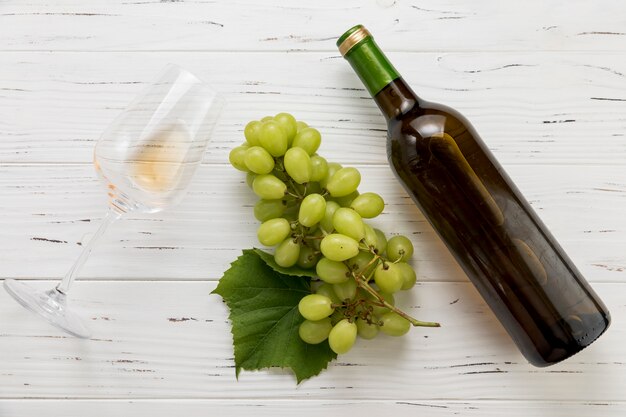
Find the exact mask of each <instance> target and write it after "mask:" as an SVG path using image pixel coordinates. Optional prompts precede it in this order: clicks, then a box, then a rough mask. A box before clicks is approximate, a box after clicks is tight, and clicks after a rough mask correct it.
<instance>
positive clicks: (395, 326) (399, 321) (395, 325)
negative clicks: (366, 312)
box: [380, 311, 411, 336]
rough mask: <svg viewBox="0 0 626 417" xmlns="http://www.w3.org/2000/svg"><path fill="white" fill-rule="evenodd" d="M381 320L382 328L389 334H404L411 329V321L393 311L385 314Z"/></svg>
mask: <svg viewBox="0 0 626 417" xmlns="http://www.w3.org/2000/svg"><path fill="white" fill-rule="evenodd" d="M380 321H382V326H380V330H381V331H382V332H383V333H385V334H388V335H389V336H404V335H405V334H407V333H408V332H409V330H410V329H411V322H409V321H408V320H407V319H405V318H404V317H402V316H400V315H398V314H397V313H394V312H393V311H390V312H388V313H385V314H383V315H382V317H381V318H380Z"/></svg>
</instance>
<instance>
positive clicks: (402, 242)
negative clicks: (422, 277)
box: [387, 236, 413, 262]
mask: <svg viewBox="0 0 626 417" xmlns="http://www.w3.org/2000/svg"><path fill="white" fill-rule="evenodd" d="M411 256H413V244H412V243H411V241H410V240H409V239H408V238H407V237H406V236H394V237H392V238H391V239H389V241H388V242H387V258H389V260H390V261H392V262H395V261H397V260H398V259H399V260H401V261H404V262H406V261H408V260H409V259H411Z"/></svg>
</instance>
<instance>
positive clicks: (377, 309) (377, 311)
mask: <svg viewBox="0 0 626 417" xmlns="http://www.w3.org/2000/svg"><path fill="white" fill-rule="evenodd" d="M378 294H379V295H380V296H381V297H383V300H385V301H386V302H387V303H389V305H392V306H393V305H395V304H396V300H395V298H394V297H393V294H389V293H386V292H381V291H379V292H378ZM367 297H368V299H369V300H371V301H374V302H376V303H378V302H379V301H378V299H377V298H376V297H374V296H373V295H372V294H370V293H367ZM388 311H389V309H388V308H387V307H385V306H378V305H372V314H374V316H376V317H382V315H383V314H385V313H387V312H388Z"/></svg>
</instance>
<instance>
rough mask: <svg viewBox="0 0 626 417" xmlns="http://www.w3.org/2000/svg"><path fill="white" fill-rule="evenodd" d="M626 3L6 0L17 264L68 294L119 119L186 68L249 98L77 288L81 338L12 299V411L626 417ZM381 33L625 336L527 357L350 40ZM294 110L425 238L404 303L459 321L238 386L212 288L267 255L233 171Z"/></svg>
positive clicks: (3, 311) (19, 271)
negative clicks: (414, 196) (483, 291)
mask: <svg viewBox="0 0 626 417" xmlns="http://www.w3.org/2000/svg"><path fill="white" fill-rule="evenodd" d="M625 15H626V4H625V3H624V2H623V0H599V1H595V2H588V1H582V0H580V1H579V0H576V1H565V0H562V1H559V0H550V1H546V0H530V1H524V2H503V1H499V0H476V1H462V0H441V1H428V0H412V1H400V0H398V1H394V0H379V1H373V0H366V1H363V0H348V1H341V2H340V1H331V0H317V1H315V2H304V1H288V0H269V1H258V2H254V1H252V0H249V1H232V0H231V1H225V0H217V1H203V0H198V1H183V0H181V1H176V0H171V1H156V0H154V1H153V0H125V1H122V0H115V1H113V0H111V1H105V0H97V1H95V0H94V1H89V2H86V1H80V0H57V1H43V0H31V1H28V2H23V1H17V0H0V49H1V50H2V52H1V53H0V230H1V233H0V273H1V276H2V278H7V277H10V278H18V279H25V280H30V281H31V282H32V284H33V285H36V286H38V287H41V288H46V287H51V286H52V285H53V284H54V282H55V281H56V280H58V279H59V278H60V277H61V276H62V275H63V274H64V273H65V271H66V270H67V269H68V268H69V266H70V265H71V263H72V262H73V260H74V259H75V258H76V257H77V256H78V254H79V252H80V250H81V243H82V242H83V241H84V240H85V239H86V238H87V237H88V234H90V233H93V232H94V231H95V229H96V228H97V223H98V221H99V220H100V219H101V217H102V215H103V213H104V211H105V204H106V197H105V193H104V192H103V188H102V186H101V185H100V184H99V183H98V180H97V179H96V177H95V174H94V170H93V167H92V165H91V160H92V151H93V147H94V144H95V141H96V140H97V139H98V136H99V134H100V132H101V131H102V130H103V129H104V128H105V127H106V126H107V124H108V123H109V122H110V121H111V120H112V119H113V118H114V117H115V116H116V115H117V114H118V113H119V112H120V110H122V109H123V108H124V106H125V105H126V104H127V103H128V102H129V100H130V99H131V98H132V97H133V96H134V95H135V94H136V93H137V92H138V91H139V90H141V89H142V87H143V86H144V85H145V83H146V82H148V81H150V80H152V79H153V78H154V77H155V75H156V74H157V73H158V72H159V71H160V69H161V67H163V66H164V65H165V64H167V63H170V62H172V63H176V64H178V65H181V66H183V67H186V68H188V69H190V70H191V71H192V72H195V73H197V74H198V75H200V76H201V77H203V78H204V79H205V80H207V81H208V82H210V83H212V84H213V85H215V87H216V88H217V89H218V90H220V91H221V92H222V93H223V94H224V95H225V96H226V98H227V100H228V102H229V108H228V110H227V111H226V113H225V114H224V116H223V118H222V120H221V123H220V126H219V128H218V129H217V131H216V133H215V137H214V139H213V141H212V143H211V145H210V149H209V150H208V152H207V153H206V158H205V162H204V164H203V165H202V167H201V168H200V169H199V172H198V175H197V177H196V179H195V181H194V183H193V186H192V189H191V192H190V195H189V196H188V198H187V199H186V200H185V201H184V202H183V203H182V204H181V205H179V206H177V207H176V208H174V209H172V210H170V211H169V212H165V213H162V214H157V215H142V214H132V215H129V216H128V217H126V218H124V219H123V220H121V221H120V222H119V223H116V224H115V225H114V226H113V227H112V228H111V229H110V231H109V232H108V234H107V235H106V237H105V238H104V239H103V241H102V242H101V244H100V245H99V246H98V247H97V248H96V250H95V251H94V253H93V255H92V257H91V259H90V260H89V262H88V263H87V264H86V265H85V268H84V270H83V271H82V273H81V279H80V280H79V281H77V282H76V285H75V288H74V289H73V290H72V292H71V293H70V295H71V298H72V303H73V305H74V306H75V307H77V308H79V309H81V310H82V311H83V312H84V315H85V317H88V320H89V324H90V325H91V327H92V328H93V332H94V336H93V338H92V339H91V340H86V341H85V340H78V339H75V338H72V337H68V336H66V335H65V334H64V333H62V332H60V331H57V330H56V329H55V328H53V327H51V326H49V325H48V324H46V323H45V322H43V321H42V320H40V319H38V318H36V317H35V316H33V315H31V314H30V313H28V312H27V311H25V310H24V309H22V308H21V307H19V306H18V305H17V304H16V303H15V302H13V301H12V300H11V299H10V298H9V296H8V295H7V294H6V293H5V292H4V291H0V361H1V362H0V363H1V364H2V365H1V366H0V397H1V400H0V416H3V417H4V416H7V417H27V416H28V417H30V416H37V415H46V416H64V417H67V416H122V415H133V416H143V415H146V416H151V417H157V416H171V415H174V414H176V415H181V416H201V415H202V416H206V415H217V416H219V415H232V416H241V415H254V416H265V415H267V416H277V415H285V416H294V415H297V416H319V415H347V413H349V414H350V415H363V416H369V415H383V416H387V415H389V416H416V415H420V416H448V415H461V416H503V415H507V416H511V417H513V416H520V417H521V416H524V417H529V416H567V417H574V416H590V415H594V416H595V415H599V416H603V417H609V416H620V417H621V416H624V415H625V414H626V350H625V348H624V344H625V343H626V323H625V319H626V302H625V301H624V300H626V250H625V249H626V216H625V214H624V213H625V212H626V162H625V161H626V137H625V135H626V116H625V114H626V33H625V30H626V29H625V28H626V20H625V19H624V16H625ZM355 23H364V24H365V25H366V26H367V27H368V28H369V29H370V30H371V31H372V32H373V34H374V35H375V36H376V38H377V40H378V42H379V44H380V45H381V46H382V47H383V48H384V49H385V51H386V52H388V55H389V57H390V58H391V59H392V60H393V62H394V63H395V64H396V66H397V68H398V69H399V70H400V72H401V73H402V74H403V75H404V76H405V78H406V79H407V80H408V81H409V82H410V84H411V85H412V86H413V87H414V88H415V89H416V90H417V91H418V93H419V94H420V95H421V96H422V97H424V98H426V99H429V100H432V101H437V102H442V103H446V104H448V105H451V106H452V107H455V108H457V109H459V110H460V111H461V112H463V113H464V114H465V115H466V116H467V117H468V118H469V119H470V120H471V121H472V122H473V123H474V124H475V126H476V127H477V129H478V131H480V132H481V134H482V136H483V138H484V140H485V142H486V143H487V144H488V146H489V147H490V149H491V150H492V151H493V152H494V154H495V155H496V156H497V157H498V158H499V160H500V162H501V163H502V164H503V166H504V167H505V168H506V170H507V172H508V173H509V174H510V176H511V177H512V178H513V179H514V181H516V183H517V184H518V186H519V187H520V189H521V190H522V192H523V193H524V194H525V195H526V196H527V198H528V200H529V201H530V202H531V203H532V205H533V207H534V208H535V210H537V212H538V213H539V215H540V216H541V218H542V219H543V220H544V221H545V223H546V224H547V225H548V226H549V228H550V229H551V230H552V232H553V233H554V235H555V236H556V237H557V238H558V240H559V241H560V243H561V244H562V245H563V247H564V248H565V249H566V251H567V252H568V253H569V255H570V256H571V257H572V258H573V260H574V261H575V263H576V265H577V266H578V267H579V268H580V269H581V271H582V272H583V273H584V275H585V276H586V277H587V278H588V279H589V281H590V282H591V283H592V285H593V287H594V288H595V289H596V290H597V292H598V293H599V294H600V295H601V297H602V298H603V299H604V300H605V301H606V303H607V305H608V306H609V308H610V310H611V312H612V315H613V324H612V327H611V328H610V330H609V331H608V333H607V334H606V335H605V336H603V337H602V338H601V339H600V340H599V341H598V342H596V343H595V344H594V345H593V346H592V347H590V348H589V349H586V350H585V351H583V352H582V353H580V354H579V355H576V356H575V357H573V358H571V359H570V360H568V361H566V362H565V363H562V364H559V365H557V366H553V367H550V368H547V369H539V368H535V367H533V366H531V365H529V364H527V363H526V361H525V360H524V358H523V357H522V356H521V355H520V354H519V353H518V351H517V349H516V348H515V347H514V345H513V343H512V342H511V340H510V339H509V338H508V336H507V335H506V334H505V332H504V330H503V329H502V327H501V326H500V325H499V324H498V322H497V321H496V320H495V318H494V315H493V314H492V313H491V311H490V310H488V308H487V307H486V306H485V304H484V302H483V301H482V299H481V298H480V297H479V296H478V294H477V292H476V291H475V290H474V288H473V286H472V285H471V284H470V283H469V282H468V280H467V278H466V276H465V275H464V274H463V273H462V272H461V270H460V269H459V267H458V266H457V265H456V264H455V262H454V261H453V259H452V257H451V256H450V255H449V253H448V252H447V251H446V250H445V248H444V246H443V244H442V243H441V242H440V241H439V239H438V238H437V237H436V235H435V234H434V231H433V230H432V229H431V227H430V226H429V225H428V224H427V223H426V221H425V219H424V217H423V216H422V215H421V213H420V212H419V211H418V210H417V209H416V208H415V206H414V205H413V203H412V202H411V201H410V199H409V198H408V196H407V194H406V193H405V192H404V191H403V190H402V188H401V187H400V186H399V185H398V183H397V182H396V181H395V179H394V178H393V176H392V174H391V171H390V170H389V168H388V166H387V161H386V155H385V124H384V121H383V118H382V117H381V116H380V114H379V113H378V110H377V109H376V107H375V104H374V102H373V101H372V100H370V99H369V98H368V97H367V93H366V92H365V91H364V89H363V87H362V85H361V84H360V83H359V81H358V79H357V78H356V76H355V75H354V73H353V72H352V71H351V69H350V68H349V66H348V64H347V63H346V62H345V61H344V60H342V59H341V57H340V56H339V53H338V52H337V50H336V48H335V45H334V42H335V39H336V38H337V36H338V35H340V34H341V33H342V32H343V31H344V30H345V29H347V28H348V27H350V26H351V25H353V24H355ZM280 111H289V112H292V113H293V114H295V115H296V116H297V117H298V118H299V119H302V120H305V121H306V122H308V123H309V124H311V125H313V126H315V127H317V128H318V129H319V130H320V131H321V132H322V134H323V145H322V148H321V150H320V152H321V153H322V154H323V155H324V156H326V157H328V159H330V160H334V161H337V162H341V163H342V164H345V165H351V166H356V167H358V168H359V169H360V170H361V172H362V174H363V181H362V186H361V188H362V189H363V190H370V191H375V192H378V193H380V194H381V195H383V196H384V198H385V199H386V201H387V203H388V205H387V209H386V212H385V214H384V215H383V216H381V217H380V220H378V221H377V222H376V224H378V225H379V226H380V227H381V228H383V229H384V230H385V231H387V232H389V233H391V234H397V233H405V234H408V235H409V236H410V237H411V238H412V240H413V242H414V245H415V247H416V256H415V265H416V267H417V268H418V271H419V277H418V279H419V281H420V284H419V286H418V287H417V288H416V289H415V290H414V291H412V292H411V293H410V294H405V295H404V296H403V297H401V299H400V300H399V303H400V304H402V305H404V306H405V307H407V308H408V310H409V312H412V313H414V314H415V315H417V316H419V317H421V318H424V319H428V320H431V319H432V320H439V321H441V322H442V323H443V327H442V328H440V329H414V330H413V331H412V332H411V333H410V336H408V337H405V338H403V339H402V340H398V339H393V338H389V337H379V338H377V339H376V340H374V341H372V342H368V343H359V344H358V345H357V346H356V347H355V349H353V350H352V351H351V352H350V353H348V354H346V355H343V356H341V357H340V358H339V360H338V361H337V362H335V363H333V364H332V365H331V366H330V369H329V370H328V371H326V372H324V373H323V374H322V375H321V376H319V377H316V378H313V379H311V380H308V381H306V382H304V383H302V384H300V385H296V383H295V379H294V378H293V377H292V375H290V374H289V373H286V372H282V371H280V370H270V371H262V372H243V373H242V374H241V376H240V378H239V380H238V381H237V380H236V379H235V372H234V363H233V352H232V344H231V334H230V325H229V323H228V321H227V318H226V317H227V311H226V308H225V306H224V305H223V304H222V302H221V300H220V298H219V297H217V296H210V295H209V292H210V291H211V290H212V289H213V288H215V285H216V281H217V280H218V279H219V277H220V276H221V274H222V272H223V271H224V270H225V269H227V268H228V265H229V263H230V262H231V261H232V260H233V259H234V258H235V257H236V256H237V255H238V254H239V253H240V251H241V249H243V248H247V247H251V246H253V245H255V244H256V243H257V242H256V237H255V231H256V226H257V223H256V222H255V220H254V218H253V217H252V213H251V205H252V204H253V203H254V201H255V198H254V197H253V196H252V195H251V193H250V192H249V191H248V190H247V188H246V186H245V185H244V183H243V179H242V176H241V175H239V174H238V173H237V172H235V171H234V170H233V169H231V167H230V166H229V165H228V161H227V155H228V151H229V148H231V147H233V146H234V145H235V144H237V143H239V142H241V141H242V140H243V135H242V129H243V126H244V124H245V123H246V122H247V121H248V120H252V119H255V118H260V117H262V116H264V115H267V114H275V113H277V112H280Z"/></svg>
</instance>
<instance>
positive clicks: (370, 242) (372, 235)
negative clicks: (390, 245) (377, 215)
mask: <svg viewBox="0 0 626 417" xmlns="http://www.w3.org/2000/svg"><path fill="white" fill-rule="evenodd" d="M363 227H364V229H365V236H364V237H363V239H364V240H365V244H366V245H367V247H368V248H374V249H378V236H376V232H375V231H374V228H373V227H372V226H370V225H369V224H367V223H365V222H363Z"/></svg>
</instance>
